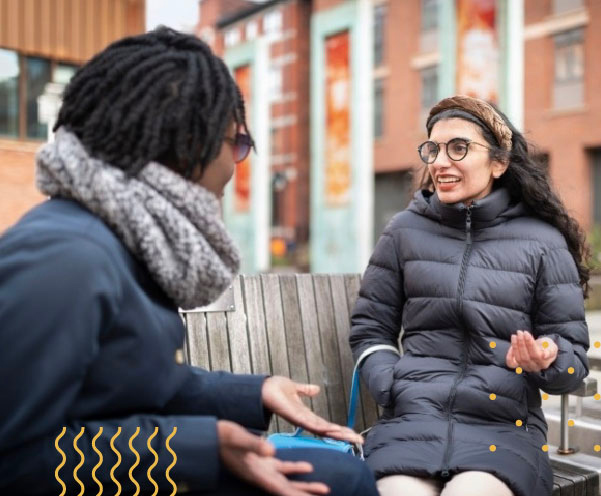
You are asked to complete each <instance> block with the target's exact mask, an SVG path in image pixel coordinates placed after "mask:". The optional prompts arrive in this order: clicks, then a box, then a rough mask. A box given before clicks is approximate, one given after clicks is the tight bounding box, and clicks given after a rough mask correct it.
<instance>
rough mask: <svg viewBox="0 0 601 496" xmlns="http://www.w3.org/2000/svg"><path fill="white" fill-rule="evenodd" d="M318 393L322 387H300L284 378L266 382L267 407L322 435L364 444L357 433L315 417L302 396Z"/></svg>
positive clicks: (264, 403) (265, 399)
mask: <svg viewBox="0 0 601 496" xmlns="http://www.w3.org/2000/svg"><path fill="white" fill-rule="evenodd" d="M318 393H319V386H315V385H313V384H298V383H296V382H293V381H291V380H290V379H288V378H287V377H282V376H273V377H268V378H267V379H265V382H264V383H263V390H262V397H263V405H264V406H265V408H267V409H268V410H270V411H272V412H273V413H275V414H277V415H279V416H280V417H282V418H284V419H286V420H287V421H288V422H290V423H291V424H294V425H298V426H299V427H302V428H303V429H307V430H308V431H310V432H313V433H315V434H318V435H320V436H325V437H331V438H334V439H340V440H342V441H349V442H351V443H358V444H363V438H362V437H361V436H360V435H359V434H357V433H356V432H355V431H353V430H352V429H349V428H348V427H343V426H341V425H338V424H333V423H332V422H328V421H327V420H325V419H323V418H321V417H319V416H317V415H315V414H314V413H313V412H312V411H311V410H310V409H309V408H308V407H307V406H306V405H305V404H304V403H303V402H302V400H301V396H306V397H310V396H315V395H316V394H318Z"/></svg>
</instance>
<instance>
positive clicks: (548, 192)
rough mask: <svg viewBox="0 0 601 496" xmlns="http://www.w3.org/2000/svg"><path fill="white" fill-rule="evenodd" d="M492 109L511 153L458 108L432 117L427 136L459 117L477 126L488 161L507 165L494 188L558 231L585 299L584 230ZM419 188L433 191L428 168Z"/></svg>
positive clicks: (519, 140)
mask: <svg viewBox="0 0 601 496" xmlns="http://www.w3.org/2000/svg"><path fill="white" fill-rule="evenodd" d="M493 107H494V109H495V110H496V111H497V113H498V114H499V115H500V116H501V118H502V119H503V120H504V121H505V124H507V126H508V127H509V129H510V130H511V132H512V133H513V135H512V145H511V150H510V151H507V150H504V149H503V148H501V146H500V143H499V142H498V141H497V139H496V138H495V136H494V135H493V133H492V132H491V130H490V129H489V128H488V127H487V126H486V125H485V124H484V123H483V122H482V121H481V120H480V119H479V118H478V117H476V116H474V115H473V114H470V113H468V112H465V111H463V110H460V109H449V110H445V111H442V112H440V113H438V114H435V115H434V116H432V118H431V119H429V120H428V122H427V123H426V129H427V131H428V137H429V136H430V134H431V132H432V128H433V127H434V125H435V124H436V123H437V122H439V121H441V120H446V119H453V118H459V119H463V120H466V121H469V122H472V123H473V124H475V125H477V126H478V127H479V129H480V130H481V131H482V135H483V137H484V139H485V140H486V142H487V143H488V145H489V146H490V149H489V158H490V159H491V160H497V161H500V162H503V163H508V164H509V166H508V167H507V170H506V171H505V172H504V173H503V175H502V176H501V177H500V178H499V179H496V180H495V182H494V187H495V188H496V187H504V188H506V189H507V191H508V192H509V194H510V195H511V197H512V199H513V201H516V202H519V201H521V202H523V203H524V204H525V205H526V207H527V208H528V210H529V211H530V213H531V214H532V215H533V216H535V217H538V218H539V219H542V220H544V221H545V222H547V223H549V224H551V225H552V226H554V227H555V228H557V230H559V232H560V233H561V234H562V235H563V237H564V238H565V240H566V243H567V245H568V250H569V251H570V254H571V255H572V258H573V259H574V262H575V263H576V267H577V269H578V276H579V279H580V285H581V286H582V290H583V293H584V297H585V298H586V297H588V291H589V284H588V281H589V277H590V274H589V272H590V270H589V268H588V266H587V265H586V262H587V260H588V258H589V256H590V249H589V246H588V244H587V242H586V236H585V234H584V231H583V230H582V228H581V227H580V225H579V224H578V221H576V219H574V218H573V217H571V216H570V215H569V214H568V211H567V209H566V207H565V206H564V204H563V202H562V201H561V199H560V198H559V196H558V195H557V193H556V192H555V191H554V189H553V187H552V185H551V179H550V177H549V173H548V171H547V168H546V167H545V166H544V165H543V163H542V162H541V161H540V160H538V159H537V158H536V156H535V154H534V153H533V151H532V149H533V148H534V147H533V145H529V144H528V142H527V141H526V138H524V135H523V134H522V133H520V132H519V131H518V130H517V129H516V128H515V127H514V126H513V124H512V123H511V122H510V121H509V119H508V118H507V116H506V115H505V114H504V113H503V112H501V111H500V110H499V109H498V108H497V107H496V106H494V105H493ZM421 188H423V189H429V190H431V191H433V190H434V184H433V182H432V178H431V177H430V175H429V174H428V173H427V169H426V171H425V174H424V177H423V178H422V184H421Z"/></svg>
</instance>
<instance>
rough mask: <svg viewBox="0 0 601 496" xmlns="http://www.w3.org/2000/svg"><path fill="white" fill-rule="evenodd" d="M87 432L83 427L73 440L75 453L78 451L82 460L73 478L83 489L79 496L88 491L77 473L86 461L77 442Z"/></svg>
mask: <svg viewBox="0 0 601 496" xmlns="http://www.w3.org/2000/svg"><path fill="white" fill-rule="evenodd" d="M85 430H86V428H85V427H82V428H81V430H80V431H79V434H77V436H75V439H73V449H75V451H77V453H78V454H79V458H80V460H79V463H78V464H77V466H76V467H75V469H73V478H74V479H75V481H76V482H77V483H78V484H79V487H81V491H79V494H78V495H77V496H83V493H84V491H85V489H86V488H85V487H84V485H83V483H82V482H81V481H80V480H79V477H77V471H78V470H79V469H80V468H81V466H82V465H83V462H84V461H85V459H86V458H85V456H84V455H83V452H82V451H81V450H80V449H79V448H78V447H77V441H78V440H79V438H80V437H81V436H83V432H84V431H85Z"/></svg>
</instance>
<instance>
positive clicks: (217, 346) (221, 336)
mask: <svg viewBox="0 0 601 496" xmlns="http://www.w3.org/2000/svg"><path fill="white" fill-rule="evenodd" d="M205 317H206V322H207V336H208V338H209V356H210V357H211V368H212V369H213V370H225V371H226V372H231V370H232V364H231V362H230V345H229V342H228V336H227V321H226V318H225V313H224V312H210V313H207V314H205Z"/></svg>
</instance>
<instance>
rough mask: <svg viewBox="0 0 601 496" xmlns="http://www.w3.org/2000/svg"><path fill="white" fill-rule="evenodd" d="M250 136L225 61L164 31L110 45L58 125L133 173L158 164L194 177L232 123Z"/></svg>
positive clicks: (82, 78)
mask: <svg viewBox="0 0 601 496" xmlns="http://www.w3.org/2000/svg"><path fill="white" fill-rule="evenodd" d="M232 119H233V120H234V121H235V122H236V124H237V125H238V126H239V127H240V128H242V129H243V130H244V131H245V132H246V133H248V134H250V133H249V131H248V127H247V125H246V115H245V110H244V99H243V97H242V95H241V93H240V90H239V88H238V86H237V85H236V82H235V81H234V79H233V78H232V76H231V74H230V72H229V70H228V68H227V66H226V65H225V63H224V62H223V61H222V60H221V59H220V58H219V57H217V56H216V55H214V54H213V52H212V51H211V49H210V47H209V46H208V45H207V44H206V43H204V42H203V41H201V40H200V39H198V38H196V37H195V36H192V35H188V34H183V33H180V32H178V31H175V30H173V29H170V28H166V27H164V26H160V27H158V28H157V29H155V30H154V31H150V32H148V33H146V34H142V35H138V36H131V37H127V38H123V39H121V40H119V41H116V42H115V43H112V44H111V45H109V46H108V47H107V48H105V49H104V50H103V51H102V52H100V53H98V54H97V55H95V56H94V57H93V58H92V59H91V60H90V61H89V62H88V63H86V64H85V65H84V66H83V67H81V68H80V69H79V70H78V71H77V73H76V74H75V76H74V77H73V79H72V80H71V82H70V83H69V85H68V86H67V88H66V89H65V93H64V96H63V105H62V107H61V109H60V112H59V115H58V120H57V122H56V125H55V126H54V130H55V131H56V130H57V129H58V128H59V127H60V126H65V128H66V129H68V130H70V131H71V132H73V133H75V134H76V135H77V137H78V138H79V139H80V141H81V142H82V144H83V145H84V146H85V148H86V149H87V150H88V152H89V153H90V154H91V155H92V156H94V157H97V158H100V159H102V160H104V161H106V162H108V163H110V164H111V165H113V166H115V167H118V168H120V169H122V170H124V171H125V172H127V173H128V174H129V175H135V174H137V173H138V172H139V171H140V170H141V169H142V168H143V167H144V166H145V165H146V164H147V163H148V162H150V161H157V162H160V163H161V164H163V165H166V166H168V167H170V168H171V169H173V170H175V171H176V172H178V173H180V174H181V175H182V176H184V177H186V178H189V177H192V176H193V175H197V174H202V171H203V170H204V168H205V167H206V165H207V164H208V163H209V162H210V161H211V160H212V159H214V158H215V157H216V156H217V155H218V154H219V151H220V147H221V142H222V140H223V137H224V135H225V132H226V128H227V126H228V124H229V123H230V122H231V120H232Z"/></svg>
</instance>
